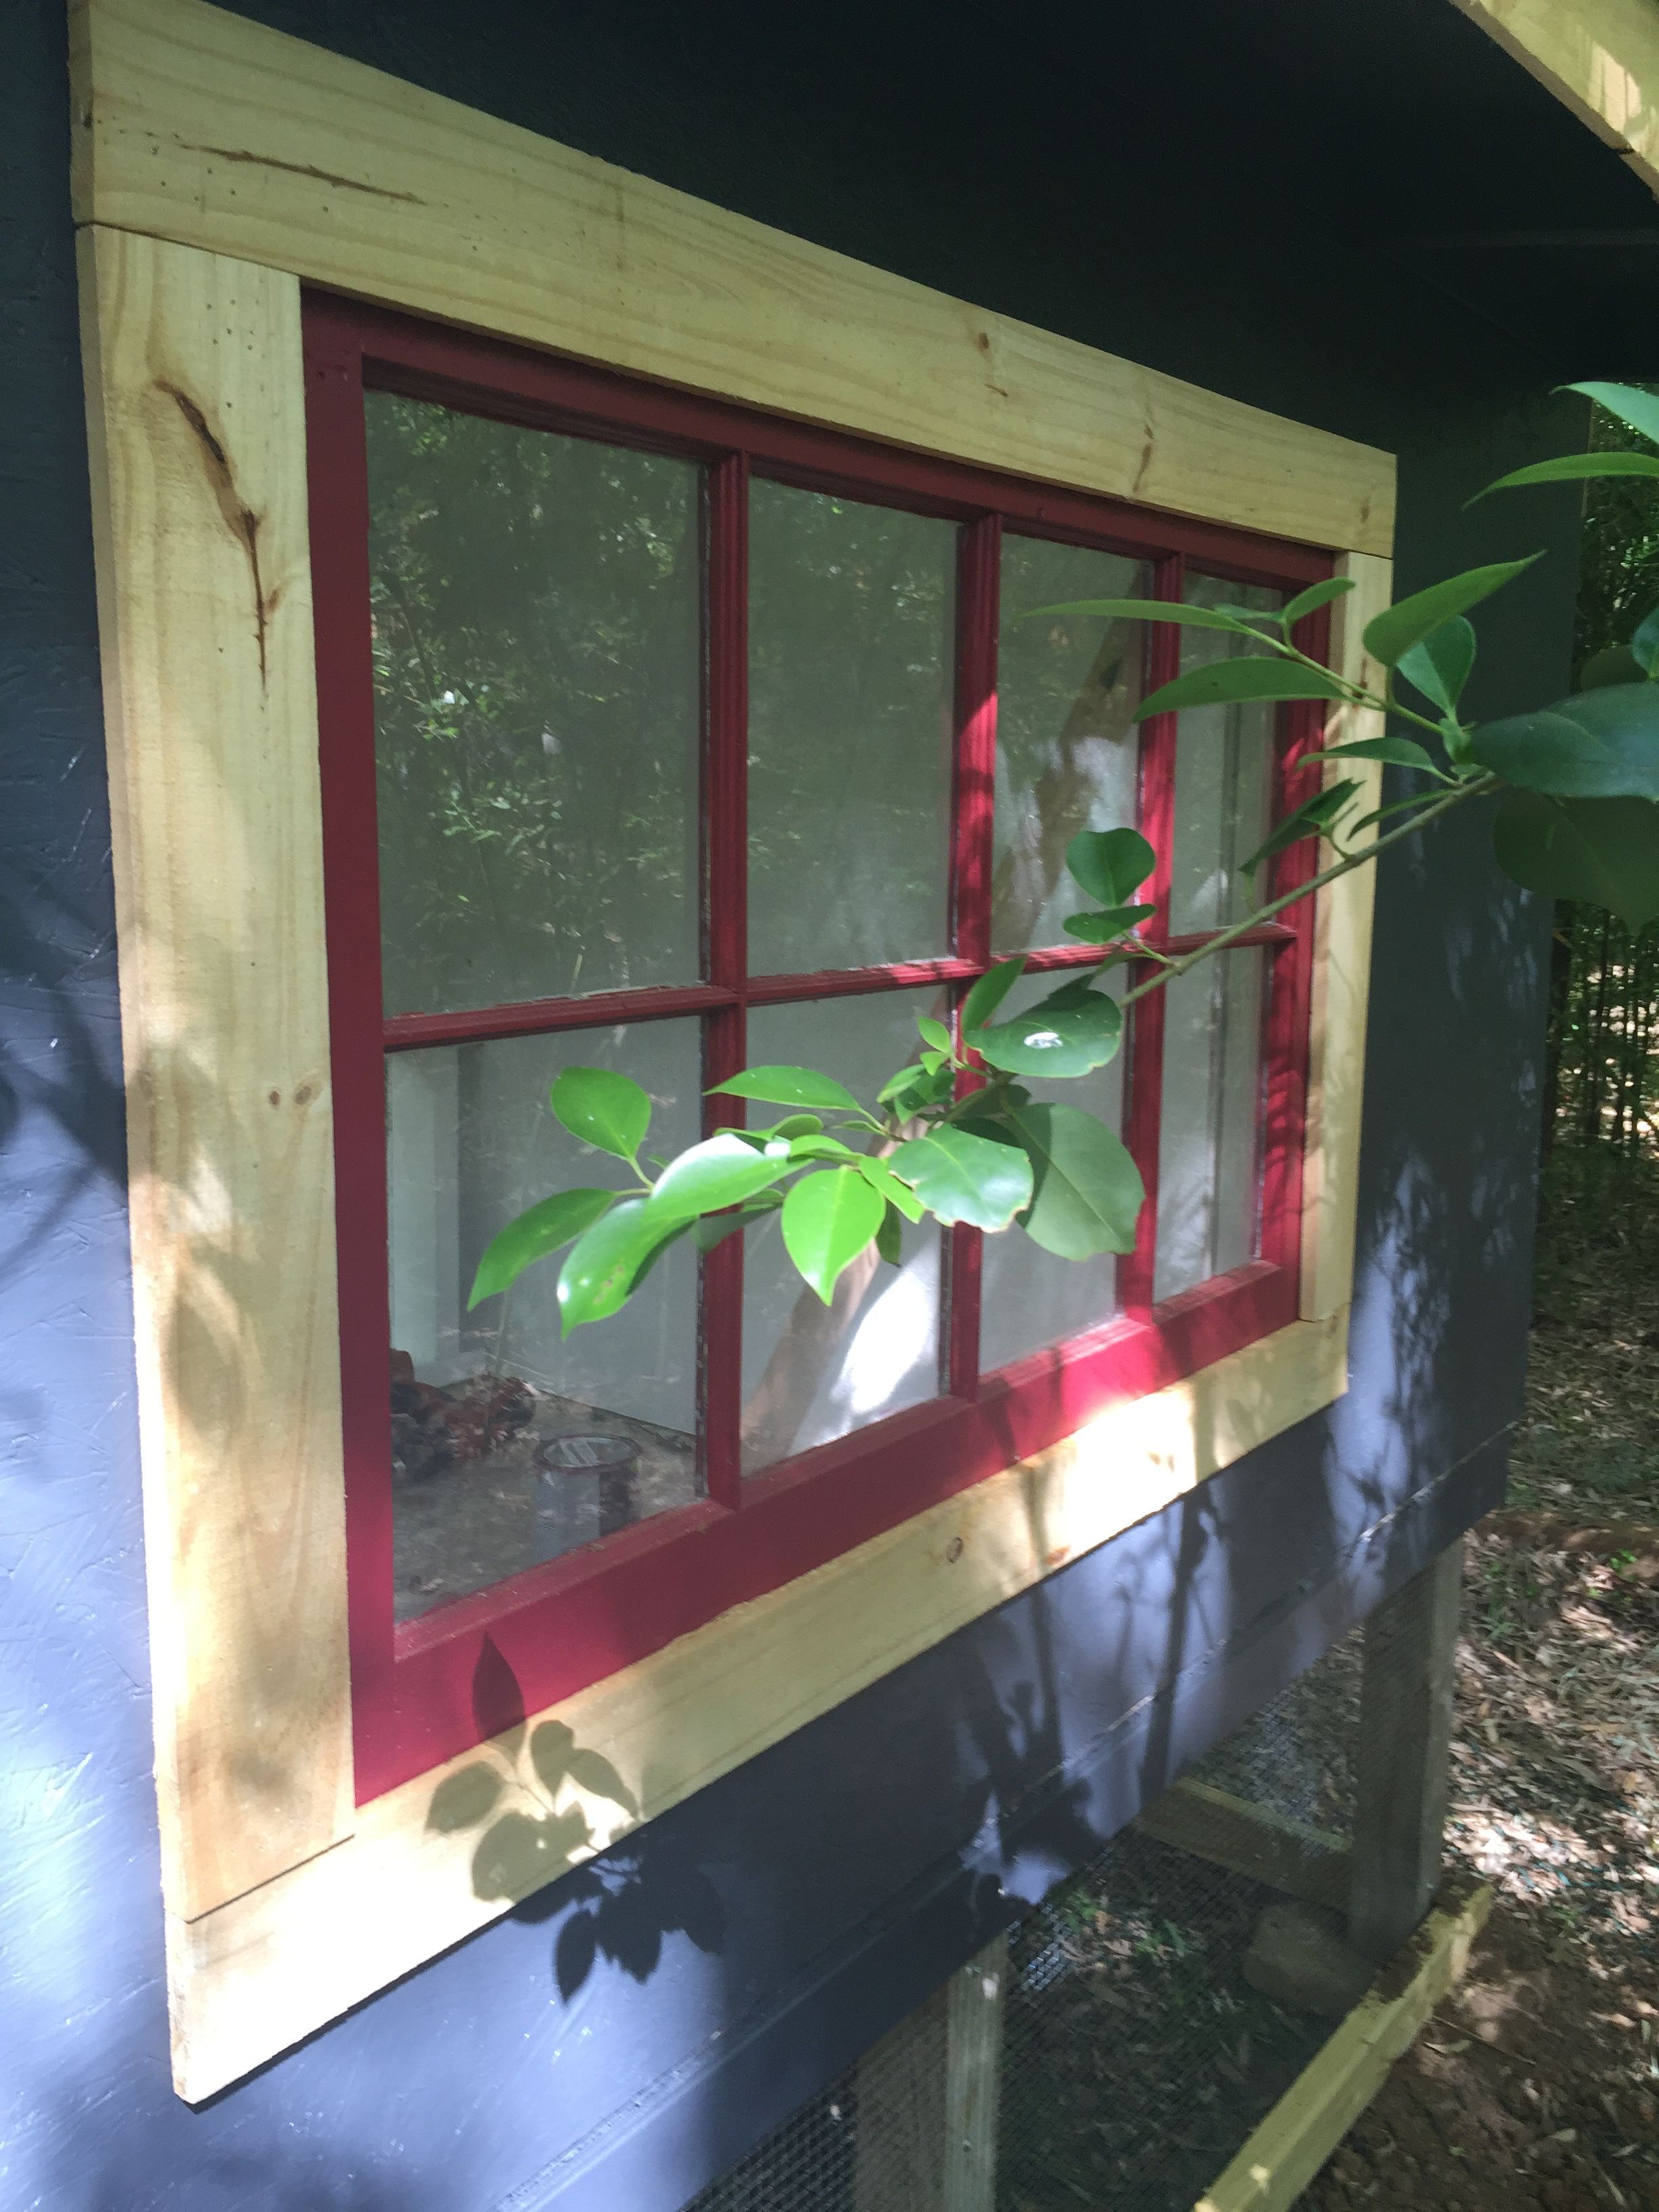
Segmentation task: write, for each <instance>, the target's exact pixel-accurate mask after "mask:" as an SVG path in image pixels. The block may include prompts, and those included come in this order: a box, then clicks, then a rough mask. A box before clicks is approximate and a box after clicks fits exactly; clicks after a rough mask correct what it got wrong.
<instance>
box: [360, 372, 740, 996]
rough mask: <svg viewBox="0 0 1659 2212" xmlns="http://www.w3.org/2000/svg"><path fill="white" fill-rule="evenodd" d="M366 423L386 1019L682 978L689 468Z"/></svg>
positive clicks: (686, 888) (493, 428)
mask: <svg viewBox="0 0 1659 2212" xmlns="http://www.w3.org/2000/svg"><path fill="white" fill-rule="evenodd" d="M365 406H366V409H367V413H368V483H369V509H370V532H369V542H370V556H371V564H372V586H371V589H372V606H373V613H374V731H375V757H376V762H377V767H378V793H379V808H380V917H381V920H380V927H381V941H382V959H383V962H384V970H385V994H386V1011H387V1012H388V1013H408V1012H431V1011H434V1010H440V1009H448V1008H454V1007H462V1006H491V1005H499V1004H501V1002H503V1001H508V1000H518V999H540V998H548V997H551V996H555V995H563V994H568V993H574V992H587V991H606V990H613V989H620V988H622V987H624V986H628V985H636V984H648V983H677V982H688V981H695V980H696V974H697V968H698V951H697V933H698V899H697V892H696V881H697V835H698V831H697V821H698V799H697V784H698V745H699V736H698V733H699V727H700V716H701V707H700V690H701V678H700V663H701V655H702V646H701V619H702V618H701V614H700V611H699V607H700V593H701V586H700V583H699V574H698V571H699V553H698V526H697V497H698V489H697V471H696V467H695V465H693V464H692V463H690V462H689V461H680V460H673V459H665V458H664V457H663V456H661V455H659V454H654V453H628V452H625V451H623V450H622V449H621V448H620V447H615V446H599V445H594V444H592V443H590V442H589V441H586V440H583V439H580V438H562V437H556V436H554V435H551V434H550V433H549V432H546V431H543V430H522V429H514V428H511V427H510V426H508V425H507V424H504V423H501V422H483V421H482V420H480V419H479V418H478V417H477V416H471V415H460V414H456V413H454V412H453V411H452V410H450V409H448V408H444V407H432V406H428V405H427V404H425V403H424V402H422V401H419V400H414V399H398V398H392V397H390V396H389V395H388V394H386V393H385V392H369V393H368V394H367V396H366V399H365Z"/></svg>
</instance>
